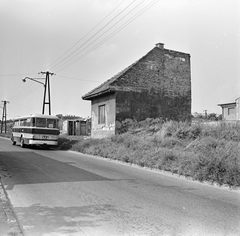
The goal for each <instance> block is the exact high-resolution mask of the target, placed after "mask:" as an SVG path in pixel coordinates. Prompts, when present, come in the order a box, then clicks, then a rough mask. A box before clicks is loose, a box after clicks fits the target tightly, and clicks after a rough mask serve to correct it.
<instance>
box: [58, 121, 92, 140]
mask: <svg viewBox="0 0 240 236" xmlns="http://www.w3.org/2000/svg"><path fill="white" fill-rule="evenodd" d="M90 132H91V122H90V120H89V119H84V120H83V119H75V120H65V121H63V127H62V133H63V134H66V135H75V136H80V135H83V136H86V135H90Z"/></svg>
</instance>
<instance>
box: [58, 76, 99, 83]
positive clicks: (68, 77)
mask: <svg viewBox="0 0 240 236" xmlns="http://www.w3.org/2000/svg"><path fill="white" fill-rule="evenodd" d="M56 76H58V77H62V78H67V79H72V80H78V81H87V82H97V83H99V82H101V81H97V80H87V79H79V78H73V77H69V76H63V75H59V74H56Z"/></svg>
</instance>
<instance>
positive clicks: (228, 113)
mask: <svg viewBox="0 0 240 236" xmlns="http://www.w3.org/2000/svg"><path fill="white" fill-rule="evenodd" d="M234 100H235V101H229V102H225V103H222V104H218V106H220V107H221V108H222V120H225V121H237V120H240V97H238V98H236V99H234Z"/></svg>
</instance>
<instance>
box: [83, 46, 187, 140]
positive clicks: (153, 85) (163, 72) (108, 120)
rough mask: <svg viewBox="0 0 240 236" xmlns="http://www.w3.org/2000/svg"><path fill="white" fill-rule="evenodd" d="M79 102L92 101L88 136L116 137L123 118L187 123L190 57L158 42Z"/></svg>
mask: <svg viewBox="0 0 240 236" xmlns="http://www.w3.org/2000/svg"><path fill="white" fill-rule="evenodd" d="M82 99H84V100H90V101H91V107H92V129H91V136H92V137H95V138H101V137H106V136H109V135H113V134H116V133H117V131H118V129H119V128H120V127H121V122H122V121H123V120H125V119H126V118H130V119H135V120H137V121H141V120H144V119H146V118H157V117H162V118H165V119H172V120H179V121H185V120H190V119H191V72H190V54H187V53H182V52H178V51H173V50H169V49H165V48H164V44H162V43H158V44H156V46H155V47H154V48H153V49H152V50H151V51H149V52H148V53H147V54H146V55H145V56H143V57H142V58H140V59H139V60H137V61H136V62H135V63H133V64H132V65H130V66H129V67H127V68H126V69H124V70H123V71H121V72H120V73H118V74H117V75H115V76H113V77H112V78H111V79H109V80H107V81H106V82H104V83H103V84H101V85H100V86H98V87H97V88H95V89H93V90H92V91H90V92H89V93H87V94H85V95H84V96H83V97H82Z"/></svg>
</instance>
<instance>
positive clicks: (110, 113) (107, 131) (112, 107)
mask: <svg viewBox="0 0 240 236" xmlns="http://www.w3.org/2000/svg"><path fill="white" fill-rule="evenodd" d="M100 105H105V108H106V110H105V112H106V116H105V117H106V122H105V124H98V107H99V106H100ZM115 114H116V101H115V95H114V94H109V95H105V96H102V97H98V98H96V99H93V100H92V130H91V137H94V138H102V137H107V136H110V135H114V134H115V120H116V115H115Z"/></svg>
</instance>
